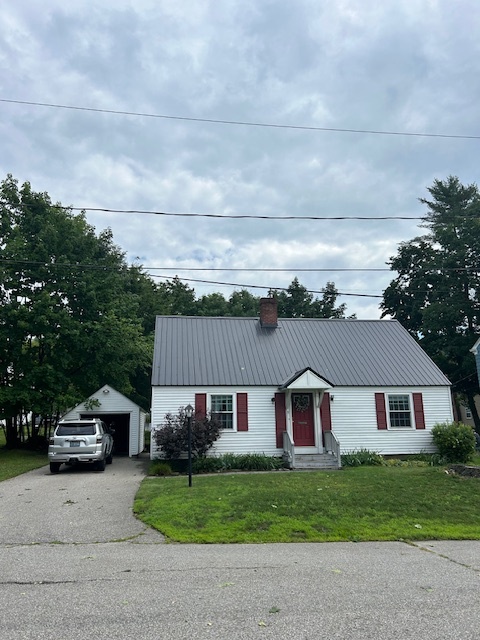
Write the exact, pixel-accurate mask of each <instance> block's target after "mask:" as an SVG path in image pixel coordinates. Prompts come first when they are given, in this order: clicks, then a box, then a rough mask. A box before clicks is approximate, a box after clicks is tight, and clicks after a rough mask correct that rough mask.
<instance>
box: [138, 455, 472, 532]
mask: <svg viewBox="0 0 480 640" xmlns="http://www.w3.org/2000/svg"><path fill="white" fill-rule="evenodd" d="M134 511H135V513H136V515H137V516H138V517H139V518H140V519H141V520H143V521H144V522H145V523H147V524H149V525H151V526H153V527H155V528H156V529H158V530H159V531H161V532H162V533H163V534H165V536H166V537H167V538H168V539H169V540H172V541H177V542H197V543H214V542H215V543H228V542H235V543H242V542H243V543H249V542H255V543H261V542H327V541H340V540H344V541H348V540H352V541H361V540H399V539H405V540H422V539H423V540H426V539H480V478H462V477H457V476H452V475H448V474H447V473H445V470H444V469H443V468H440V467H437V468H434V467H357V468H348V469H344V470H342V471H336V472H271V473H254V474H224V475H216V476H195V477H194V478H193V486H192V487H191V488H189V487H188V480H187V478H186V477H185V476H181V477H178V476H177V477H169V478H146V479H145V480H144V481H143V483H142V485H141V487H140V489H139V491H138V493H137V496H136V499H135V505H134Z"/></svg>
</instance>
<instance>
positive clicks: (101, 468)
mask: <svg viewBox="0 0 480 640" xmlns="http://www.w3.org/2000/svg"><path fill="white" fill-rule="evenodd" d="M95 469H96V470H97V471H105V458H102V459H101V460H99V461H98V462H97V463H96V465H95Z"/></svg>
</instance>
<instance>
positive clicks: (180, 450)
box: [153, 407, 222, 460]
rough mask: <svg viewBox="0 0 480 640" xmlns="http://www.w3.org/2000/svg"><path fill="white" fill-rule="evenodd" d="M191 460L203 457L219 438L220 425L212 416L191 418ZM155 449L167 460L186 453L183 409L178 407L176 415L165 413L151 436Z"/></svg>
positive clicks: (186, 424)
mask: <svg viewBox="0 0 480 640" xmlns="http://www.w3.org/2000/svg"><path fill="white" fill-rule="evenodd" d="M191 421H192V423H191V427H192V458H194V459H195V458H198V457H201V456H205V454H206V453H207V451H208V450H209V449H210V448H211V447H212V445H213V444H214V442H215V441H216V440H217V439H218V438H219V436H220V430H221V428H222V424H221V423H220V422H219V420H217V419H216V418H215V417H214V416H211V415H206V416H205V417H204V418H199V417H193V418H191ZM153 437H154V438H155V442H156V444H157V447H159V449H161V451H162V454H163V455H164V456H165V458H167V460H175V459H179V458H181V457H182V456H183V455H184V454H185V453H187V451H188V422H187V417H186V415H185V408H184V407H180V408H179V410H178V413H177V414H173V413H167V414H166V416H165V419H164V422H163V424H162V426H161V428H160V429H157V430H156V431H155V433H154V435H153Z"/></svg>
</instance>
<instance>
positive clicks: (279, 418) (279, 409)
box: [275, 393, 287, 449]
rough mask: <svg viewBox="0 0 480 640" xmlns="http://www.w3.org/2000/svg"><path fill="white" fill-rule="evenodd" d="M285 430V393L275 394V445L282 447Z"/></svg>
mask: <svg viewBox="0 0 480 640" xmlns="http://www.w3.org/2000/svg"><path fill="white" fill-rule="evenodd" d="M286 430H287V417H286V415H285V394H284V393H276V394H275V435H276V438H277V447H278V448H279V449H283V432H284V431H286Z"/></svg>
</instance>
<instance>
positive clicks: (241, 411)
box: [237, 393, 248, 431]
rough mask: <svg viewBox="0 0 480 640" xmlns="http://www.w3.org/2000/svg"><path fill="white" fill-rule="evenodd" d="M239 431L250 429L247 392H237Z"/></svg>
mask: <svg viewBox="0 0 480 640" xmlns="http://www.w3.org/2000/svg"><path fill="white" fill-rule="evenodd" d="M237 431H248V400H247V394H246V393H237Z"/></svg>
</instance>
